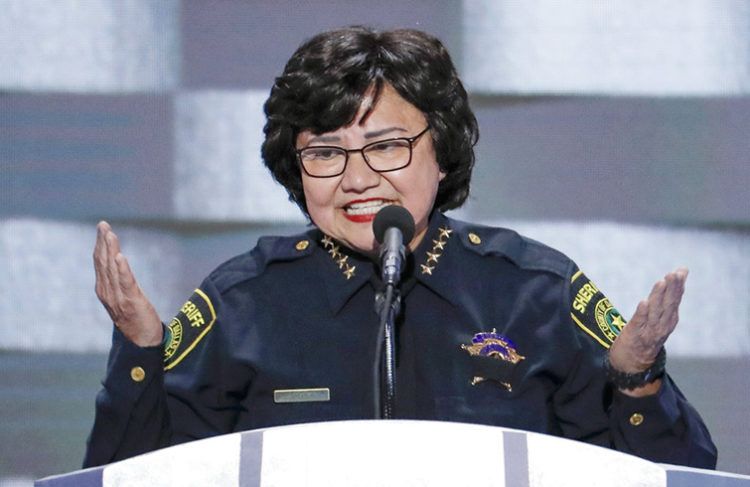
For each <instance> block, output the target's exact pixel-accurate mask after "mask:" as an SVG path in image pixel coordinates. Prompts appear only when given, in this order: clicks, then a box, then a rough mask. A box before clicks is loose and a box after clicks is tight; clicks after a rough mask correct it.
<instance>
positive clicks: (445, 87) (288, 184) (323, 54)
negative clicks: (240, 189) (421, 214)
mask: <svg viewBox="0 0 750 487" xmlns="http://www.w3.org/2000/svg"><path fill="white" fill-rule="evenodd" d="M384 83H388V84H390V85H391V86H392V87H393V88H394V89H395V90H396V91H397V92H398V94H399V95H400V96H401V97H402V98H404V99H405V100H406V101H408V102H409V103H411V104H412V105H414V106H415V107H417V108H418V109H419V110H420V111H422V113H424V115H425V116H426V118H427V121H428V122H429V124H430V128H431V130H430V134H432V141H433V144H434V147H435V153H436V155H437V162H438V165H439V166H440V169H441V170H442V171H443V172H444V173H445V174H446V177H445V178H443V180H442V181H441V182H440V186H439V187H438V193H437V197H436V200H435V207H436V208H439V209H441V210H450V209H452V208H458V207H459V206H461V205H462V204H463V203H464V201H466V198H467V196H468V195H469V184H470V180H471V171H472V168H473V166H474V145H475V144H476V143H477V140H478V138H479V130H478V128H477V121H476V118H475V117H474V113H473V112H472V111H471V109H470V108H469V102H468V97H467V95H466V90H465V89H464V87H463V85H462V84H461V80H460V79H459V78H458V73H457V72H456V68H455V67H454V65H453V62H452V61H451V58H450V55H449V54H448V51H447V50H446V49H445V47H444V46H443V44H442V43H441V42H440V41H439V40H438V39H436V38H435V37H432V36H431V35H429V34H426V33H424V32H421V31H418V30H410V29H402V30H392V31H385V32H378V31H375V30H373V29H370V28H367V27H361V26H354V27H347V28H343V29H338V30H332V31H327V32H323V33H320V34H318V35H316V36H315V37H313V38H311V39H309V40H308V41H306V42H305V43H303V44H302V45H301V46H300V47H299V48H298V49H297V51H296V52H295V53H294V55H292V57H291V58H290V59H289V61H288V62H287V64H286V66H285V68H284V72H283V73H282V74H281V76H279V77H278V78H276V82H275V83H274V85H273V88H272V89H271V95H270V96H269V98H268V100H267V101H266V103H265V105H264V109H265V113H266V117H267V120H266V125H265V127H264V129H263V131H264V133H265V141H264V142H263V146H262V148H261V153H262V156H263V161H264V162H265V164H266V166H267V167H268V168H269V169H270V170H271V173H272V174H273V176H274V178H275V179H276V180H277V181H278V182H279V183H281V184H282V185H283V186H284V187H285V188H286V189H287V191H288V192H289V199H290V200H291V201H294V202H295V203H297V205H299V207H300V208H301V209H302V211H303V212H304V213H305V214H307V205H306V204H305V196H304V192H303V190H302V178H301V175H300V167H299V163H298V160H297V153H296V152H295V141H296V138H297V135H298V134H299V133H300V132H301V131H303V130H310V131H311V132H313V133H315V134H321V133H325V132H330V131H333V130H337V129H338V128H340V127H344V126H346V125H349V124H351V123H352V122H353V121H354V117H355V116H356V114H357V111H358V109H359V108H360V105H361V103H362V99H363V97H364V96H365V94H366V93H367V91H368V90H369V89H371V88H374V101H373V103H372V105H371V107H372V106H374V105H375V102H376V101H377V98H378V96H379V95H380V93H381V91H382V88H383V84H384ZM366 116H367V115H365V117H363V118H366Z"/></svg>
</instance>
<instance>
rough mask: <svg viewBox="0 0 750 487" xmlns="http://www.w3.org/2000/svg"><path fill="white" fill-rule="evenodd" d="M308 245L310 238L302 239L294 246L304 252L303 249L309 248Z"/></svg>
mask: <svg viewBox="0 0 750 487" xmlns="http://www.w3.org/2000/svg"><path fill="white" fill-rule="evenodd" d="M308 245H310V241H309V240H300V241H299V242H297V245H295V246H294V248H295V249H297V250H299V251H300V252H302V251H303V250H305V249H307V246H308Z"/></svg>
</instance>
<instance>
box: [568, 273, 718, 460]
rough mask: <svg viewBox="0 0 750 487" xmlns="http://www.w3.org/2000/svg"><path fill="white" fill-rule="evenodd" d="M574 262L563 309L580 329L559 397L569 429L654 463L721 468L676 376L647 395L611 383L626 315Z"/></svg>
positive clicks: (572, 434) (571, 433) (579, 436)
mask: <svg viewBox="0 0 750 487" xmlns="http://www.w3.org/2000/svg"><path fill="white" fill-rule="evenodd" d="M572 267H573V270H572V272H571V277H570V279H569V282H568V283H566V284H567V285H566V287H567V289H566V291H565V292H564V293H563V295H564V296H565V297H564V300H565V302H564V305H563V307H562V308H563V309H564V312H565V314H566V315H567V316H564V317H563V322H564V323H565V324H566V325H565V326H568V327H570V329H572V330H575V337H574V340H575V342H576V345H575V350H576V352H575V358H574V359H573V366H572V367H570V369H569V370H570V374H569V375H568V377H566V379H565V381H564V383H563V385H562V386H561V387H560V389H559V391H558V393H557V394H556V399H555V403H556V415H557V416H558V418H559V421H560V424H561V427H562V429H563V431H564V434H565V435H566V436H569V437H574V438H576V439H581V440H583V441H588V442H590V443H594V444H598V445H600V446H606V447H610V448H614V449H617V450H619V451H622V452H625V453H630V454H633V455H637V456H640V457H643V458H646V459H648V460H651V461H654V462H661V463H671V464H679V465H687V466H691V467H699V468H715V467H716V447H715V446H714V444H713V441H712V440H711V436H710V434H709V432H708V429H707V428H706V426H705V424H704V423H703V420H702V419H701V417H700V415H699V414H698V412H697V411H696V410H695V409H694V408H693V407H692V406H691V405H690V403H689V402H688V401H687V399H686V398H685V396H683V395H682V393H681V392H680V390H679V389H678V388H677V386H676V385H675V384H674V382H673V381H672V379H671V378H670V377H669V376H668V375H666V374H665V376H664V377H663V379H662V386H661V388H660V390H659V392H658V393H657V394H654V395H652V396H647V397H641V398H634V397H630V396H627V395H625V394H622V393H620V392H619V391H617V390H615V389H614V388H613V387H612V385H611V384H609V383H608V382H607V380H606V375H605V372H604V367H603V361H604V358H605V356H606V354H607V351H608V350H609V347H610V346H611V344H612V342H614V340H615V339H616V338H617V336H618V335H619V333H620V331H621V330H622V328H623V327H624V326H625V325H626V322H625V320H624V319H623V318H622V316H621V315H620V313H619V312H618V311H617V309H616V308H614V307H613V306H612V304H611V303H610V301H609V299H607V298H606V297H605V296H604V295H603V294H602V293H601V291H600V290H599V289H598V288H597V287H596V285H595V284H594V283H593V282H591V280H589V279H588V278H587V277H586V276H585V275H584V274H583V273H582V272H581V271H579V270H578V269H577V268H576V267H575V266H574V265H573V266H572Z"/></svg>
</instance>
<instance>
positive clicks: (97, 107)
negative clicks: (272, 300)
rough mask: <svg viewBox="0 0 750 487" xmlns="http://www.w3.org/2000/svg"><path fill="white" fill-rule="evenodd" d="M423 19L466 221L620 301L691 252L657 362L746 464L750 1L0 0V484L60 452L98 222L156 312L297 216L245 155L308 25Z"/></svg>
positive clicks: (75, 396)
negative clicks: (467, 182) (448, 74)
mask: <svg viewBox="0 0 750 487" xmlns="http://www.w3.org/2000/svg"><path fill="white" fill-rule="evenodd" d="M350 24H367V25H372V26H375V27H381V28H394V27H413V28H419V29H423V30H426V31H428V32H431V33H433V34H435V35H437V36H438V37H440V38H441V39H442V40H443V41H444V43H445V44H446V46H447V47H448V49H449V50H450V51H451V53H452V54H453V57H454V61H455V62H456V63H457V65H458V66H459V70H460V72H461V75H462V77H463V80H464V81H465V84H466V86H467V89H468V90H469V92H470V94H471V100H472V105H473V107H474V109H475V112H476V114H477V117H478V119H479V122H480V128H481V138H480V142H479V145H478V147H477V152H478V160H477V166H476V170H475V177H474V183H473V187H472V196H471V198H470V201H469V203H468V204H467V205H466V207H465V208H463V209H461V210H459V211H456V212H454V215H455V216H457V217H459V218H464V219H470V220H474V221H479V222H483V223H489V224H499V225H503V226H509V227H511V228H515V229H517V230H519V231H520V232H522V233H525V234H526V235H528V236H530V237H532V238H535V239H537V240H541V241H543V242H545V243H547V244H549V245H552V246H554V247H557V248H559V249H560V250H562V251H563V252H565V253H567V254H568V255H570V256H571V257H572V258H573V259H575V260H576V261H577V262H578V264H579V265H580V267H581V268H582V269H584V270H585V272H586V273H587V275H588V276H589V277H591V278H592V279H593V280H594V281H595V282H597V284H598V285H599V287H600V288H601V289H602V290H604V291H605V293H606V294H607V295H608V296H609V297H610V299H611V300H612V301H613V302H614V303H616V305H617V306H618V308H619V309H620V311H622V312H623V314H625V315H626V316H627V315H630V314H631V313H632V311H633V310H634V309H635V306H636V304H637V302H638V300H639V299H641V298H643V297H644V296H645V295H646V294H647V293H648V291H649V290H650V287H651V285H652V284H653V282H655V281H656V280H657V279H659V278H660V277H661V276H663V275H664V274H665V273H666V272H668V271H669V270H672V269H674V268H676V267H678V266H687V267H688V268H690V271H691V272H690V277H689V279H688V287H687V291H686V295H685V298H684V301H683V306H682V313H681V322H680V325H679V326H678V329H677V331H676V332H675V334H674V335H673V337H672V338H671V339H670V341H669V346H668V349H669V354H670V359H669V364H668V368H669V370H670V372H671V374H672V375H673V376H674V377H675V378H676V380H677V381H678V383H679V384H680V387H681V388H682V390H683V392H685V393H686V395H687V396H688V397H689V398H690V399H691V400H692V402H693V404H694V405H695V406H696V407H697V408H698V409H699V410H700V412H701V413H702V414H703V416H704V419H705V420H706V422H707V424H708V426H709V428H710V429H711V431H712V433H713V435H714V439H715V441H716V443H717V445H718V447H719V454H720V456H719V468H720V469H722V470H728V471H732V472H738V473H750V453H748V452H750V378H748V372H750V192H749V191H748V186H750V136H749V134H750V2H746V1H743V0H650V1H646V0H581V1H561V0H558V1H556V0H523V1H521V0H518V1H499V0H498V1H492V0H463V1H460V0H456V1H448V0H442V1H441V0H412V1H404V0H381V1H380V2H370V1H364V0H348V1H344V0H335V1H303V0H296V1H294V0H275V1H270V0H269V1H262V0H0V371H1V372H2V373H0V486H10V485H13V486H15V485H28V484H29V483H30V481H31V479H33V478H36V477H41V476H45V475H50V474H54V473H61V472H64V471H70V470H74V469H76V468H78V467H79V465H80V462H81V458H82V455H83V450H84V445H85V439H86V435H87V432H88V429H89V427H90V425H91V422H92V418H93V408H94V396H95V393H96V391H97V389H98V388H99V381H100V380H101V378H102V377H103V374H104V368H105V360H106V352H107V350H108V346H109V340H110V334H111V323H110V322H109V321H108V319H107V315H106V313H105V312H104V310H103V309H102V308H101V306H100V305H99V304H98V302H97V300H96V297H95V295H94V292H93V288H94V274H93V269H92V264H91V252H92V250H93V243H94V238H95V224H96V222H97V221H98V220H101V219H106V220H108V221H110V222H111V223H112V225H113V226H114V228H115V230H116V231H117V232H118V234H119V235H120V237H121V240H122V242H123V247H124V252H125V253H126V255H127V256H128V257H129V259H130V261H131V265H132V267H133V268H134V271H135V272H136V275H137V277H138V279H139V281H140V283H141V286H142V287H143V288H144V289H145V291H146V292H147V294H148V295H149V296H150V297H151V298H152V300H153V301H154V303H155V305H156V307H157V309H158V310H159V312H160V313H161V314H162V317H163V318H165V319H167V318H168V317H169V316H171V315H172V314H173V313H174V311H175V310H176V309H177V308H178V307H179V306H180V305H181V304H182V302H183V301H184V299H185V298H186V297H187V296H188V295H189V294H190V292H191V290H192V289H193V288H194V287H195V286H196V285H197V284H198V283H199V282H200V280H201V279H202V278H203V277H204V276H205V275H206V274H207V273H208V272H210V270H211V269H213V268H214V267H215V266H216V265H218V264H219V263H221V262H222V261H223V260H225V259H227V258H228V257H230V256H232V255H235V254H237V253H239V252H242V251H245V250H247V249H248V248H250V247H252V246H253V245H254V243H255V241H256V239H257V238H258V236H260V235H264V234H271V233H276V234H288V233H292V232H296V231H298V230H300V229H302V228H303V227H304V226H305V221H304V219H303V218H302V216H301V214H300V213H299V212H298V210H297V209H296V208H295V207H294V206H293V205H292V204H290V203H289V202H288V201H287V199H286V194H285V192H284V190H283V188H281V187H280V186H278V185H277V184H276V183H274V182H273V181H272V179H271V178H270V176H269V175H268V174H267V171H266V170H265V168H264V167H263V165H262V162H261V160H260V155H259V149H260V143H261V140H262V126H263V122H264V119H263V113H262V104H263V102H264V100H265V98H266V97H267V94H268V91H269V89H270V86H271V84H272V83H273V79H274V77H275V76H276V75H278V74H279V73H280V72H281V69H282V68H283V65H284V63H285V62H286V60H287V58H288V57H289V56H290V55H291V54H292V52H293V51H294V49H295V48H296V47H297V46H298V45H299V44H300V42H302V41H303V40H304V39H306V38H308V37H310V36H311V35H313V34H315V33H317V32H319V31H320V30H323V29H327V28H332V27H338V26H343V25H350Z"/></svg>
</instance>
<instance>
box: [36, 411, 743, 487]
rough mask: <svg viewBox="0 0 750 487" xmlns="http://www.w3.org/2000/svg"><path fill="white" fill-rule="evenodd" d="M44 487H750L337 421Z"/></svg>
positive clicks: (479, 431) (620, 460)
mask: <svg viewBox="0 0 750 487" xmlns="http://www.w3.org/2000/svg"><path fill="white" fill-rule="evenodd" d="M34 485H35V486H38V487H69V486H76V487H115V486H117V487H120V486H122V487H125V486H127V487H138V486H144V487H145V486H149V487H151V486H175V487H178V486H179V487H187V486H222V487H272V486H273V487H281V486H295V487H297V486H307V487H360V486H361V487H376V486H388V487H407V486H408V487H417V486H420V487H421V486H429V487H443V486H445V487H448V486H451V487H456V486H479V487H506V486H507V487H567V486H570V487H573V486H575V487H586V486H608V487H610V486H612V487H618V486H622V487H631V486H639V487H641V486H643V487H662V486H663V487H698V486H700V487H706V486H719V487H750V476H744V475H736V474H730V473H722V472H715V471H709V470H700V469H693V468H687V467H678V466H672V465H663V464H657V463H652V462H649V461H647V460H643V459H641V458H638V457H635V456H632V455H627V454H624V453H620V452H616V451H613V450H609V449H606V448H600V447H597V446H593V445H588V444H585V443H581V442H577V441H572V440H567V439H562V438H558V437H554V436H548V435H543V434H538V433H528V432H525V431H518V430H511V429H506V428H499V427H493V426H481V425H473V424H463V423H446V422H434V421H400V420H394V421H383V420H380V421H377V420H370V421H335V422H327V423H310V424H302V425H294V426H281V427H276V428H268V429H262V430H255V431H247V432H243V433H234V434H229V435H224V436H218V437H214V438H208V439H205V440H200V441H194V442H191V443H185V444H182V445H176V446H173V447H169V448H164V449H162V450H157V451H154V452H151V453H147V454H144V455H140V456H137V457H133V458H130V459H127V460H123V461H120V462H116V463H112V464H109V465H105V466H102V467H95V468H90V469H86V470H81V471H77V472H72V473H69V474H64V475H57V476H54V477H48V478H45V479H41V480H38V481H36V482H35V484H34Z"/></svg>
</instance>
